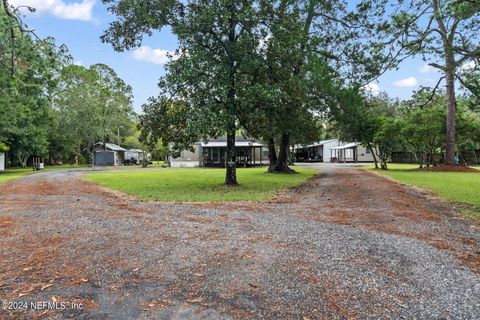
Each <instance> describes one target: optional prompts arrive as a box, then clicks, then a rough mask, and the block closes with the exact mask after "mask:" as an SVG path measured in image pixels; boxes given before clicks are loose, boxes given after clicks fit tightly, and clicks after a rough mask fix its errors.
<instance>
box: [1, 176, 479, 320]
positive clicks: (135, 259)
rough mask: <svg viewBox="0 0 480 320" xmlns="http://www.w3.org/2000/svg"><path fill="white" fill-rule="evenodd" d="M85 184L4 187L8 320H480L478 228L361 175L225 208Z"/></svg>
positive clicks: (22, 182)
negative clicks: (151, 198) (155, 198)
mask: <svg viewBox="0 0 480 320" xmlns="http://www.w3.org/2000/svg"><path fill="white" fill-rule="evenodd" d="M82 174H83V173H82V172H72V171H66V172H63V171H62V172H60V171H58V172H45V173H39V174H35V175H31V176H26V177H24V178H21V179H19V180H16V181H13V182H10V183H9V184H6V185H3V186H1V187H0V234H1V236H0V298H1V299H2V301H3V302H2V303H3V304H4V306H3V310H0V318H2V319H34V318H38V319H70V318H75V319H300V320H307V319H379V318H382V319H402V318H406V319H410V318H416V319H479V318H480V229H479V228H478V223H477V222H473V221H469V220H467V219H462V218H460V217H458V215H456V214H455V213H454V211H455V209H454V208H453V207H452V206H450V205H447V204H444V203H441V202H439V201H438V200H435V199H433V198H432V196H430V195H428V194H425V193H422V192H419V191H417V190H414V189H412V188H409V187H405V186H401V185H399V184H397V183H394V182H391V181H389V180H387V179H385V178H382V177H379V176H377V175H375V174H373V173H370V172H367V171H365V170H361V169H353V168H336V167H330V168H323V169H322V173H321V174H320V175H318V176H317V177H316V178H315V179H312V180H310V181H309V182H308V183H306V184H304V185H302V186H300V187H298V188H296V189H294V190H290V191H288V192H286V193H284V194H282V195H279V196H278V197H277V198H276V199H274V200H272V201H270V202H256V203H227V204H208V203H204V204H168V203H155V202H139V201H136V200H135V199H131V198H130V197H126V196H124V195H121V194H119V193H113V192H110V191H107V190H105V189H103V188H101V187H98V186H95V185H92V184H89V183H87V182H84V181H82V179H81V175H82ZM34 302H35V303H36V304H35V303H34ZM47 302H49V303H50V305H47V307H44V308H40V309H37V310H31V309H32V306H37V307H38V306H39V305H40V307H42V303H43V304H44V305H45V304H46V303H47ZM72 302H73V303H75V304H72ZM62 303H63V304H62ZM62 306H63V308H62ZM80 307H83V308H80Z"/></svg>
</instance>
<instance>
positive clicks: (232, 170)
mask: <svg viewBox="0 0 480 320" xmlns="http://www.w3.org/2000/svg"><path fill="white" fill-rule="evenodd" d="M226 160H227V163H226V167H227V170H226V173H225V184H226V185H227V186H236V185H238V182H237V164H236V155H235V125H233V127H232V126H230V129H229V130H228V134H227V159H226Z"/></svg>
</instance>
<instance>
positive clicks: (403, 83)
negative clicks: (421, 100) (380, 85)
mask: <svg viewBox="0 0 480 320" xmlns="http://www.w3.org/2000/svg"><path fill="white" fill-rule="evenodd" d="M417 84H418V81H417V79H416V78H415V77H408V78H405V79H400V80H398V81H395V82H394V83H393V85H394V86H395V87H399V88H411V87H415V86H416V85H417Z"/></svg>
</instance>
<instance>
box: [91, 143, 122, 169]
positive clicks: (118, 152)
mask: <svg viewBox="0 0 480 320" xmlns="http://www.w3.org/2000/svg"><path fill="white" fill-rule="evenodd" d="M126 151H127V150H126V149H124V148H122V147H120V146H118V145H116V144H113V143H106V144H105V146H104V145H103V142H97V143H95V144H94V145H93V147H92V152H93V164H94V165H95V166H118V165H122V164H123V163H124V162H125V152H126Z"/></svg>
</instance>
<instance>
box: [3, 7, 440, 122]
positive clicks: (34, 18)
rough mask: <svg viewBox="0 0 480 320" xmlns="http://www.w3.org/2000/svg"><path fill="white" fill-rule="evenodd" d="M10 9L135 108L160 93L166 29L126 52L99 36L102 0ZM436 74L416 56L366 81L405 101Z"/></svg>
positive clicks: (172, 42)
mask: <svg viewBox="0 0 480 320" xmlns="http://www.w3.org/2000/svg"><path fill="white" fill-rule="evenodd" d="M9 3H10V4H12V5H14V6H15V7H17V6H21V5H28V6H31V7H34V8H36V12H34V13H26V16H25V18H24V22H25V23H26V24H27V25H28V27H29V28H30V29H35V32H36V33H37V35H39V36H40V37H47V36H53V37H54V38H55V39H56V41H57V44H65V45H66V46H67V47H68V48H69V51H70V53H71V55H72V56H73V58H74V61H75V63H77V64H81V65H83V66H85V67H88V66H90V65H92V64H95V63H104V64H107V65H109V66H110V67H112V68H113V69H114V70H115V71H116V72H117V73H118V75H119V76H120V77H121V78H122V79H123V80H124V81H125V82H126V83H127V84H129V85H131V86H132V88H133V94H134V109H135V111H136V112H137V113H140V112H141V105H142V104H143V103H144V102H146V101H147V99H148V97H150V96H156V95H158V93H159V89H158V86H157V84H158V80H159V78H160V77H161V76H162V75H163V74H164V72H165V71H164V64H165V63H166V62H167V61H168V57H167V53H168V52H172V51H174V50H175V48H176V47H177V41H176V38H175V36H174V35H173V34H172V33H171V32H169V30H162V32H157V33H155V34H154V35H153V36H152V37H150V38H146V39H144V41H143V43H142V47H141V48H138V49H135V50H131V51H129V52H115V51H114V50H113V49H112V47H111V45H110V44H106V43H102V42H101V41H100V35H101V34H102V33H103V31H104V30H105V29H106V28H107V27H108V23H109V22H110V21H113V20H115V16H113V15H111V14H109V13H108V12H107V6H106V5H104V4H103V3H102V2H101V0H9ZM438 78H439V75H438V73H437V72H436V71H435V70H434V69H433V68H432V67H429V66H428V65H427V64H426V63H425V62H423V61H422V60H421V58H414V59H409V60H407V61H404V62H403V63H402V64H401V65H400V67H399V69H398V70H391V71H388V72H387V73H385V74H384V75H383V76H381V77H380V78H379V79H378V81H377V82H373V83H370V84H369V85H368V88H367V89H368V90H370V91H372V92H373V93H378V92H379V91H385V92H387V93H388V95H389V96H390V97H392V98H400V99H408V98H409V97H410V96H411V94H412V92H413V91H414V90H417V89H419V87H420V86H421V85H423V86H430V87H433V86H434V85H435V84H436V82H437V79H438Z"/></svg>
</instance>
